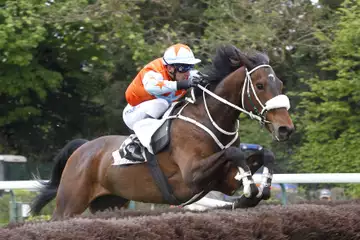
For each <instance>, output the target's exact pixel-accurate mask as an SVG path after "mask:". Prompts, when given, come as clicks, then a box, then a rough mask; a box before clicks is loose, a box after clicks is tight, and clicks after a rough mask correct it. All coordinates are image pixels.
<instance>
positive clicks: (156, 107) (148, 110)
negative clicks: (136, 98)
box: [123, 98, 170, 130]
mask: <svg viewBox="0 0 360 240" xmlns="http://www.w3.org/2000/svg"><path fill="white" fill-rule="evenodd" d="M169 107H170V104H169V103H168V102H167V101H166V100H164V99H161V98H156V99H152V100H149V101H145V102H142V103H140V104H139V105H136V106H131V105H129V104H128V105H127V106H126V107H125V108H124V111H123V120H124V122H125V124H126V126H127V127H128V128H130V129H131V130H133V127H134V124H135V123H136V122H138V121H140V120H143V119H145V118H160V117H161V116H162V115H163V114H164V113H165V112H166V110H167V109H168V108H169Z"/></svg>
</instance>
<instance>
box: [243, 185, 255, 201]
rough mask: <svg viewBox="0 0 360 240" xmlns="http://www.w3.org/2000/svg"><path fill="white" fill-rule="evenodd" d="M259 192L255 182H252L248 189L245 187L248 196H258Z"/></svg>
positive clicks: (245, 193)
mask: <svg viewBox="0 0 360 240" xmlns="http://www.w3.org/2000/svg"><path fill="white" fill-rule="evenodd" d="M258 193H259V189H258V187H257V186H256V184H255V183H251V184H250V185H249V186H248V187H247V189H245V187H244V196H245V197H246V198H252V197H253V196H256V195H257V194H258Z"/></svg>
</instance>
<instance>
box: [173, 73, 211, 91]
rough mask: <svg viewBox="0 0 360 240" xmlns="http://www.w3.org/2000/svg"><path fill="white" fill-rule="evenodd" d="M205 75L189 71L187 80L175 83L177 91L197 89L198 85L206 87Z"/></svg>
mask: <svg viewBox="0 0 360 240" xmlns="http://www.w3.org/2000/svg"><path fill="white" fill-rule="evenodd" d="M205 77H206V75H205V74H202V73H201V72H199V71H197V70H192V71H190V76H189V78H188V80H181V81H178V82H177V89H178V90H180V89H188V88H191V87H197V86H198V85H202V86H204V85H206V84H207V80H206V79H205Z"/></svg>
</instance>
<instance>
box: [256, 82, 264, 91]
mask: <svg viewBox="0 0 360 240" xmlns="http://www.w3.org/2000/svg"><path fill="white" fill-rule="evenodd" d="M256 87H257V89H259V90H263V89H264V84H262V83H257V84H256Z"/></svg>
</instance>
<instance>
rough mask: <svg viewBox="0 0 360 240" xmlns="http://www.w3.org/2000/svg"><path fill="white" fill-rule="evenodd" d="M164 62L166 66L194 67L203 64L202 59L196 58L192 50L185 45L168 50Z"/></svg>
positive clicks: (179, 44)
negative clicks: (186, 65)
mask: <svg viewBox="0 0 360 240" xmlns="http://www.w3.org/2000/svg"><path fill="white" fill-rule="evenodd" d="M163 60H164V63H165V65H168V64H189V65H194V64H197V63H199V62H201V60H200V59H197V58H195V57H194V54H193V52H192V51H191V49H190V48H189V47H188V46H187V45H185V44H181V43H178V44H175V45H172V46H171V47H169V48H168V49H166V51H165V53H164V56H163Z"/></svg>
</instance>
